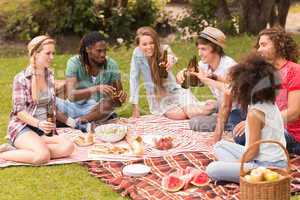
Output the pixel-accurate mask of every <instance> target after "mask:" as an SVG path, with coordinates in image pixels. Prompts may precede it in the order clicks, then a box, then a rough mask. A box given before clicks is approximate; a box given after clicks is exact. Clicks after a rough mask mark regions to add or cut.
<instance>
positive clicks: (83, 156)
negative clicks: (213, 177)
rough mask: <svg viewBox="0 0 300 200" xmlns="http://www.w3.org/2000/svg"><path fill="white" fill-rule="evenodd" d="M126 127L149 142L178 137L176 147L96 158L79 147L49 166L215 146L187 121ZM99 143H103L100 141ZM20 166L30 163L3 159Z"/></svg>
mask: <svg viewBox="0 0 300 200" xmlns="http://www.w3.org/2000/svg"><path fill="white" fill-rule="evenodd" d="M126 125H127V126H128V127H129V128H130V129H131V131H130V132H131V133H132V134H138V135H141V136H142V137H143V138H144V139H145V140H146V138H147V140H148V141H149V140H151V136H163V135H173V136H175V139H174V143H175V147H174V148H172V149H170V150H167V151H161V150H158V149H156V148H154V147H153V146H152V145H149V144H147V143H145V154H144V155H143V156H136V155H134V154H132V153H131V154H130V153H128V154H121V155H118V154H102V155H101V154H99V155H97V156H94V155H90V154H89V150H90V149H91V148H93V147H92V146H88V147H78V146H75V151H74V152H73V154H72V155H71V156H70V157H67V158H61V159H53V160H51V161H50V162H49V163H47V164H46V165H53V164H64V163H74V162H82V161H88V160H105V161H133V160H142V159H145V158H148V157H160V156H167V155H176V154H179V153H182V152H198V151H201V152H209V151H211V150H212V149H211V143H209V139H208V138H210V137H211V133H199V132H195V131H192V130H190V129H189V125H188V121H187V120H185V121H175V120H170V119H168V118H164V117H157V116H153V115H148V116H143V117H141V118H138V119H136V120H126ZM57 131H58V134H60V135H63V136H65V137H67V138H69V139H74V138H75V137H77V136H78V135H79V134H80V133H81V132H80V131H78V130H74V129H71V128H58V129H57ZM200 135H201V136H200ZM202 141H205V142H202ZM96 143H103V142H101V141H99V140H96ZM199 144H201V145H199ZM115 145H119V146H127V147H128V148H129V146H128V144H127V143H126V142H125V141H121V142H119V143H115ZM17 165H26V164H24V163H16V162H10V161H5V160H0V167H7V166H17Z"/></svg>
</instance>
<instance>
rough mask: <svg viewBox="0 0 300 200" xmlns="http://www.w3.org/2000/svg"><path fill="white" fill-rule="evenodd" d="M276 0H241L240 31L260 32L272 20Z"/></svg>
mask: <svg viewBox="0 0 300 200" xmlns="http://www.w3.org/2000/svg"><path fill="white" fill-rule="evenodd" d="M274 4H275V0H241V1H240V5H241V15H240V32H248V33H252V34H257V33H259V31H260V30H262V29H264V28H266V26H267V23H268V22H269V20H270V16H271V11H272V9H273V6H274Z"/></svg>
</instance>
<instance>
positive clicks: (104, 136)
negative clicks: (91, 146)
mask: <svg viewBox="0 0 300 200" xmlns="http://www.w3.org/2000/svg"><path fill="white" fill-rule="evenodd" d="M95 132H96V137H97V138H99V139H100V140H102V141H104V142H118V141H120V140H122V139H123V138H124V137H125V136H126V134H127V132H128V127H127V126H125V125H121V124H105V125H101V126H98V127H96V128H95Z"/></svg>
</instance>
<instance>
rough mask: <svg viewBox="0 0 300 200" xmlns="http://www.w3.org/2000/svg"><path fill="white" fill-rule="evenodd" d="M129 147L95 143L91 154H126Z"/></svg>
mask: <svg viewBox="0 0 300 200" xmlns="http://www.w3.org/2000/svg"><path fill="white" fill-rule="evenodd" d="M128 152H129V149H127V148H126V147H120V146H116V145H109V146H107V145H104V144H95V145H94V146H93V148H92V149H91V150H90V151H89V153H90V154H100V155H101V154H124V153H128Z"/></svg>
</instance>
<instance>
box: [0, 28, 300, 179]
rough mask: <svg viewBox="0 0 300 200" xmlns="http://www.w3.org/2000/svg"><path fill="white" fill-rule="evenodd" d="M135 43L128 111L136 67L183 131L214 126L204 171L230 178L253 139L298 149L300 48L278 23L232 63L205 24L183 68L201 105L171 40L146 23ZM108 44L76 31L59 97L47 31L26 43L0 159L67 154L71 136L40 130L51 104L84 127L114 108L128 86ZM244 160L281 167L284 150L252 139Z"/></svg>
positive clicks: (37, 160)
mask: <svg viewBox="0 0 300 200" xmlns="http://www.w3.org/2000/svg"><path fill="white" fill-rule="evenodd" d="M135 41H136V48H135V49H134V51H133V54H132V58H131V63H130V97H129V102H130V103H131V104H132V117H134V118H138V117H140V108H139V89H140V88H139V87H140V83H139V81H140V74H142V75H143V81H144V87H145V89H146V94H147V100H148V105H149V110H150V112H151V114H154V115H162V116H165V117H167V118H170V119H174V120H184V119H190V122H189V123H190V127H191V129H193V130H196V131H210V132H213V133H212V134H213V137H214V142H215V145H214V153H215V156H216V158H217V161H215V162H212V163H210V164H209V165H208V166H207V169H206V170H207V173H208V175H209V176H210V177H211V178H213V179H215V180H227V181H234V182H238V181H239V168H240V159H241V156H242V155H243V153H244V152H245V150H246V149H247V147H248V146H249V145H251V144H253V143H255V142H256V141H259V140H275V141H279V142H281V144H283V145H284V146H286V147H287V149H288V152H289V153H294V154H300V101H299V99H300V78H299V77H300V65H299V64H296V62H297V59H298V49H297V44H296V42H295V41H294V40H293V39H292V37H291V36H290V35H289V34H287V33H286V32H285V31H284V30H283V29H281V28H279V27H274V28H268V29H265V30H263V31H261V32H260V33H259V35H258V38H257V42H256V46H255V53H251V54H249V55H248V56H247V57H245V58H244V59H242V60H241V61H240V62H239V63H237V62H236V61H234V59H232V58H230V57H229V56H226V55H225V53H224V47H225V35H224V33H223V32H222V31H220V30H219V29H216V28H213V27H207V28H205V29H204V30H203V31H202V32H201V33H200V34H199V36H198V38H197V40H196V48H197V50H198V54H199V56H200V58H201V60H200V62H199V63H198V69H199V70H198V72H196V71H195V72H191V74H193V75H195V76H196V77H197V78H198V79H199V80H200V81H201V82H202V83H203V84H204V85H206V86H208V87H209V89H210V90H211V92H212V94H213V96H214V97H215V99H216V100H208V101H207V102H205V103H204V104H203V103H202V104H201V103H200V102H199V100H198V99H197V98H196V97H195V96H194V95H193V94H192V92H191V91H190V90H189V89H183V88H182V87H181V85H180V84H182V83H183V82H184V79H185V76H184V71H183V70H182V71H180V72H179V73H177V75H176V77H175V76H174V75H173V74H172V72H171V71H172V67H173V66H174V64H175V63H176V62H177V57H176V56H175V55H174V53H173V52H172V50H171V49H170V47H169V46H167V45H161V44H160V40H159V37H158V34H157V33H156V32H155V31H154V30H153V29H152V28H151V27H141V28H139V29H138V30H137V33H136V40H135ZM241 45H242V44H241ZM164 50H166V51H167V52H168V56H167V62H166V63H165V65H164V67H165V68H166V70H167V77H162V76H161V74H160V71H159V67H160V64H161V63H160V62H161V57H162V55H163V51H164ZM106 51H107V44H106V42H105V39H104V38H103V37H102V36H101V35H100V34H99V33H98V32H91V33H88V34H86V35H85V36H84V37H83V38H82V40H81V42H80V49H79V54H78V55H75V56H73V57H71V58H70V59H69V60H68V62H67V68H66V93H67V99H61V98H58V97H55V91H54V74H53V72H52V71H51V69H50V66H51V63H52V61H53V57H54V52H55V41H54V39H52V38H51V37H49V36H45V35H42V36H37V37H35V38H34V39H32V40H31V41H30V42H29V44H28V53H29V59H30V61H29V65H28V66H27V67H26V68H25V69H24V70H23V71H22V72H20V73H18V74H17V75H16V76H15V78H14V81H13V93H12V94H13V95H12V96H13V108H12V112H11V115H10V121H9V125H8V138H9V143H10V144H9V145H8V144H3V145H1V148H0V152H1V153H0V159H4V160H9V161H15V162H22V163H29V164H34V165H39V164H44V163H47V162H48V161H49V160H50V159H54V158H62V157H68V156H70V155H71V154H72V152H73V150H74V145H73V143H72V142H71V141H69V140H67V139H65V138H64V137H62V136H60V135H53V136H52V137H48V136H47V135H46V133H49V132H51V131H53V130H54V129H55V127H56V124H55V123H52V122H49V121H47V112H48V111H47V109H48V107H49V105H52V106H53V109H54V112H53V114H54V116H55V118H56V121H57V122H60V123H63V124H65V125H67V126H69V127H72V128H75V129H80V130H82V131H86V129H87V127H88V126H89V125H90V122H93V121H97V122H99V123H101V122H104V121H107V120H109V119H113V118H115V117H116V114H115V113H114V109H115V108H116V107H118V106H121V105H122V104H123V103H124V102H125V101H126V99H127V93H126V92H125V91H124V90H123V88H122V82H121V73H120V71H119V67H118V65H117V63H116V61H115V60H113V59H112V58H110V57H108V56H107V55H106ZM212 75H213V76H212ZM212 77H214V78H212ZM116 99H117V100H116ZM178 123H180V121H178ZM224 131H232V132H233V135H234V142H229V141H224V140H221V139H222V133H223V132H224ZM11 147H14V148H13V150H12V149H11ZM245 160H246V165H245V166H246V168H249V169H251V168H255V167H257V166H266V167H268V166H277V167H284V166H286V165H287V160H286V158H285V156H284V152H283V150H281V149H280V148H279V146H276V145H275V144H261V145H260V146H256V147H255V148H253V149H252V150H251V152H250V153H249V154H248V156H247V157H246V158H245Z"/></svg>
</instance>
